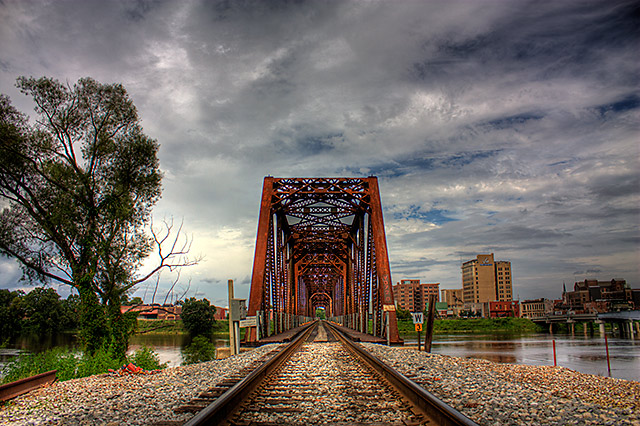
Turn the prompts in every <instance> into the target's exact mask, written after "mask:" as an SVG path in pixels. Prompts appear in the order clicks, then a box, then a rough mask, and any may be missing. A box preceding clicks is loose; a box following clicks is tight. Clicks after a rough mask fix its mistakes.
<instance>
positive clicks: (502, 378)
mask: <svg viewBox="0 0 640 426" xmlns="http://www.w3.org/2000/svg"><path fill="white" fill-rule="evenodd" d="M277 346H278V345H265V346H262V347H260V348H257V349H255V350H252V351H249V352H245V353H243V354H241V355H239V356H235V357H232V358H227V359H224V360H215V361H210V362H205V363H200V364H194V365H190V366H184V367H174V368H168V369H166V370H163V371H161V372H159V373H156V374H153V375H132V376H110V375H98V376H91V377H87V378H83V379H76V380H69V381H66V382H61V383H54V384H53V385H51V386H49V387H46V388H42V389H39V390H37V391H33V392H31V393H29V394H27V395H23V396H20V397H18V398H15V399H14V400H12V401H10V402H9V403H7V404H6V405H5V406H3V407H2V408H1V409H0V424H3V425H5V424H6V425H16V426H17V425H45V424H46V425H103V426H105V425H106V426H116V425H153V424H154V423H157V422H161V421H186V420H188V419H189V418H191V417H192V414H175V413H174V412H173V410H174V409H175V408H177V407H179V406H180V405H182V404H185V403H187V402H188V401H189V400H190V399H191V398H193V397H194V396H196V395H197V394H198V393H199V392H201V391H204V390H206V389H207V388H209V387H211V386H213V385H214V384H215V383H218V382H220V381H222V380H223V379H224V378H225V377H228V376H230V375H233V373H235V372H236V371H238V370H240V369H241V368H243V367H245V366H248V365H249V364H251V363H252V362H253V361H254V360H256V359H258V358H260V357H261V356H263V355H264V354H266V353H267V352H270V351H272V350H274V349H275V348H276V347H277ZM364 347H365V348H366V349H367V350H369V351H370V352H371V353H372V354H374V355H376V356H377V357H379V358H380V359H381V360H383V361H385V362H387V363H389V364H391V365H392V366H393V367H395V368H396V369H397V370H399V371H400V372H402V373H404V374H406V375H407V376H409V377H410V378H412V379H413V380H414V381H416V382H417V383H419V384H421V385H422V386H423V387H424V388H425V389H426V390H427V391H429V392H431V393H433V394H434V395H436V396H437V397H438V398H440V399H442V400H443V401H444V402H446V403H448V404H450V405H452V406H453V407H454V408H456V409H457V410H458V411H460V412H461V413H463V414H464V415H466V416H468V417H470V418H471V419H473V420H474V421H476V422H477V423H479V424H481V425H487V426H489V425H530V424H542V425H636V426H640V415H639V413H640V382H635V381H628V380H621V379H611V378H607V377H600V376H594V375H589V374H582V373H578V372H575V371H572V370H569V369H567V368H562V367H544V366H542V367H541V366H527V365H514V364H498V363H493V362H490V361H485V360H479V359H467V358H455V357H448V356H444V355H437V354H427V353H425V352H418V351H416V350H414V349H409V348H395V347H391V348H390V347H386V346H382V345H374V344H364Z"/></svg>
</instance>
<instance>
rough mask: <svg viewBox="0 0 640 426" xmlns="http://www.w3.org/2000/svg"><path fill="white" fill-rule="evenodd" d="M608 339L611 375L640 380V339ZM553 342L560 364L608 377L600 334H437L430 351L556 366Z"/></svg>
mask: <svg viewBox="0 0 640 426" xmlns="http://www.w3.org/2000/svg"><path fill="white" fill-rule="evenodd" d="M423 337H424V336H423ZM404 338H405V345H406V344H412V345H416V344H417V339H416V335H415V334H414V335H413V336H404ZM607 340H608V348H609V364H610V366H611V377H615V378H618V379H626V380H635V381H640V340H629V339H620V338H616V337H609V336H607ZM553 341H555V346H556V364H557V365H558V366H560V367H567V368H570V369H572V370H575V371H579V372H582V373H588V374H595V375H599V376H609V372H608V367H607V348H606V347H605V340H604V337H600V336H597V335H596V336H584V335H582V334H580V335H578V334H576V335H574V336H572V335H570V334H554V335H549V334H523V335H513V334H482V335H478V334H447V335H442V334H436V335H435V336H434V339H433V342H432V347H431V352H432V353H437V354H441V355H449V356H455V357H463V358H481V359H486V360H489V361H493V362H503V363H510V364H526V365H554V363H553ZM423 343H424V342H423Z"/></svg>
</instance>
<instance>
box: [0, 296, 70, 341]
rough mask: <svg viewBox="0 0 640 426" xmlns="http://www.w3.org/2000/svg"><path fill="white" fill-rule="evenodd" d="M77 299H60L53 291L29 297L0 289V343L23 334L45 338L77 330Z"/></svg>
mask: <svg viewBox="0 0 640 426" xmlns="http://www.w3.org/2000/svg"><path fill="white" fill-rule="evenodd" d="M79 305H80V298H79V297H78V296H77V295H71V296H69V297H68V298H66V299H61V298H60V295H58V293H56V291H55V290H54V289H52V288H44V287H36V288H34V289H33V290H31V291H30V292H29V293H25V292H24V291H22V290H17V291H9V290H6V289H0V343H1V342H5V341H7V340H9V339H11V338H14V337H16V336H19V335H22V334H36V335H40V336H41V335H46V334H52V333H58V332H62V331H68V330H75V329H77V327H78V309H79Z"/></svg>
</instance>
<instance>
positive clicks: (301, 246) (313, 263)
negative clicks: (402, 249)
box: [247, 177, 401, 343]
mask: <svg viewBox="0 0 640 426" xmlns="http://www.w3.org/2000/svg"><path fill="white" fill-rule="evenodd" d="M317 307H324V308H325V309H326V312H327V314H328V315H327V316H329V317H331V318H335V319H336V320H338V321H340V322H342V323H343V324H344V325H346V326H348V327H351V328H353V329H356V330H359V331H361V332H364V333H367V332H369V329H368V323H369V321H368V319H369V318H371V319H372V323H373V331H372V332H371V334H373V335H375V336H379V337H383V338H386V339H387V340H388V341H389V342H391V343H400V342H401V339H400V338H399V335H398V326H397V322H396V313H395V306H394V300H393V292H392V291H391V272H390V269H389V256H388V253H387V242H386V237H385V232H384V221H383V218H382V205H381V202H380V192H379V189H378V179H377V178H376V177H368V178H274V177H266V178H265V179H264V186H263V189H262V201H261V204H260V216H259V219H258V235H257V238H256V250H255V257H254V261H253V276H252V279H251V292H250V295H249V307H248V314H249V315H256V313H261V314H262V315H264V314H265V313H269V315H268V316H265V317H263V318H271V319H272V321H273V323H274V327H273V329H271V327H269V326H268V324H269V321H267V320H265V319H263V320H262V321H260V322H259V327H260V330H259V333H260V336H267V335H269V334H271V333H276V334H277V333H280V332H282V331H285V330H287V329H289V328H291V327H292V326H293V325H295V324H293V323H292V321H291V320H290V318H292V317H294V316H296V315H299V316H310V317H312V316H315V310H316V308H317ZM369 314H371V317H370V316H369ZM387 334H388V335H387ZM247 340H248V341H255V340H256V330H255V329H252V330H251V332H250V333H248V337H247Z"/></svg>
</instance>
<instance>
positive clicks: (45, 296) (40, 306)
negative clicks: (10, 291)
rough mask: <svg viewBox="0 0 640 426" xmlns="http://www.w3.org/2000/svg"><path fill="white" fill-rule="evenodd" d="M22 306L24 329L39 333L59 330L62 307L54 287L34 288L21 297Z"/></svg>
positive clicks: (62, 316) (62, 313) (62, 315)
mask: <svg viewBox="0 0 640 426" xmlns="http://www.w3.org/2000/svg"><path fill="white" fill-rule="evenodd" d="M22 306H23V310H24V315H25V318H26V320H25V331H27V332H30V333H35V334H39V335H41V334H48V333H53V332H57V331H61V330H60V329H61V326H62V325H63V324H62V320H63V318H64V317H65V315H64V312H63V309H64V308H63V305H62V303H61V302H60V296H59V295H58V293H56V291H55V290H54V289H52V288H44V287H37V288H34V289H33V290H31V291H30V292H29V293H27V294H26V295H25V296H24V297H23V298H22Z"/></svg>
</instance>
